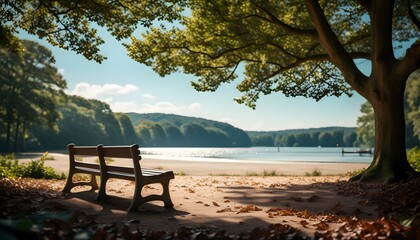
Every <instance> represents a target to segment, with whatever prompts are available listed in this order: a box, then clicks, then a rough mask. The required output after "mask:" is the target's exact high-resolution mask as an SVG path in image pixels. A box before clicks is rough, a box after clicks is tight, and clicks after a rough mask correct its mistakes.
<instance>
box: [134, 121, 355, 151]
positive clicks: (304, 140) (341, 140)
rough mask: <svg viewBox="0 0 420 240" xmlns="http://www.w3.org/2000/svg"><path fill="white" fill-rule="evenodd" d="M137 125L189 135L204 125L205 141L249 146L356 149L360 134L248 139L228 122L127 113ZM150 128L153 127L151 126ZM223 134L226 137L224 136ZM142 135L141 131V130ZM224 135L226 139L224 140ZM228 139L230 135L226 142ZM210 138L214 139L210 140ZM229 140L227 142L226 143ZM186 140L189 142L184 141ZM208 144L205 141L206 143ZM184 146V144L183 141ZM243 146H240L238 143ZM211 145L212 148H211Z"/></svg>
mask: <svg viewBox="0 0 420 240" xmlns="http://www.w3.org/2000/svg"><path fill="white" fill-rule="evenodd" d="M126 115H127V116H128V117H129V118H130V120H131V122H132V123H133V125H134V126H138V125H139V124H141V123H142V122H146V123H147V122H153V123H159V124H163V126H164V127H165V125H168V124H169V125H172V126H175V127H177V128H180V130H181V131H182V132H185V130H186V129H185V128H186V127H187V126H188V128H189V127H191V125H196V126H195V128H197V127H198V126H200V128H201V130H200V131H201V133H200V134H202V136H204V139H208V140H210V139H212V140H215V141H220V140H221V139H224V140H223V142H222V143H223V144H222V146H229V143H230V142H232V145H231V146H235V145H237V146H248V144H249V142H248V141H249V139H250V141H251V143H250V145H252V146H280V147H298V146H299V147H317V146H322V147H336V146H340V147H343V146H344V147H353V146H354V145H355V144H357V143H356V139H357V135H356V128H349V127H323V128H309V129H290V130H281V131H246V136H245V135H244V133H243V131H242V130H240V129H238V128H235V127H233V126H232V125H230V124H227V123H221V122H217V121H211V120H207V119H203V118H196V117H186V116H180V115H174V114H162V113H149V114H138V113H126ZM149 129H150V127H149ZM220 131H222V132H223V134H220ZM137 132H139V131H137ZM212 132H218V133H219V134H218V135H219V140H217V139H218V138H217V137H216V138H215V137H213V138H211V137H210V136H211V135H214V133H213V134H212ZM220 136H223V138H220ZM226 136H229V138H228V139H230V140H228V139H226ZM190 137H193V138H191V141H192V142H197V140H199V139H200V136H194V135H193V136H190ZM209 137H210V138H209ZM226 140H227V141H226ZM183 141H189V140H188V139H184V140H183ZM203 141H204V140H203ZM180 143H182V141H181V142H180ZM238 143H239V144H238ZM203 144H204V143H203ZM206 144H207V146H218V144H220V142H219V143H217V142H207V143H206ZM209 144H210V145H209Z"/></svg>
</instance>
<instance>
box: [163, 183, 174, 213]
mask: <svg viewBox="0 0 420 240" xmlns="http://www.w3.org/2000/svg"><path fill="white" fill-rule="evenodd" d="M170 180H171V179H170V178H168V179H166V180H165V181H164V182H162V187H163V192H162V201H163V202H164V203H165V208H173V207H174V204H173V203H172V200H171V195H170V194H169V181H170Z"/></svg>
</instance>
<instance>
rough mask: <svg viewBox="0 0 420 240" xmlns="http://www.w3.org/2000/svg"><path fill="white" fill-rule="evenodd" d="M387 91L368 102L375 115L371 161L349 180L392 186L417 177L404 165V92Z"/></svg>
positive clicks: (409, 167) (405, 161)
mask: <svg viewBox="0 0 420 240" xmlns="http://www.w3.org/2000/svg"><path fill="white" fill-rule="evenodd" d="M381 87H384V86H381ZM391 88H392V87H389V89H387V90H388V91H387V92H388V93H389V94H381V95H380V97H376V98H374V99H371V100H370V102H371V104H372V106H373V108H374V111H375V151H374V158H373V161H372V163H371V165H370V166H369V167H368V168H367V169H366V170H365V171H363V172H362V173H361V174H359V175H357V176H355V177H353V178H352V179H351V180H358V181H362V182H369V181H374V182H385V183H392V182H398V181H401V180H403V179H407V178H410V177H415V176H419V173H418V172H416V171H415V170H414V169H413V168H412V167H411V166H410V164H409V163H408V161H407V155H406V147H405V119H404V102H403V92H404V91H398V89H395V88H394V89H393V91H392V90H391Z"/></svg>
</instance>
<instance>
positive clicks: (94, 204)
mask: <svg viewBox="0 0 420 240" xmlns="http://www.w3.org/2000/svg"><path fill="white" fill-rule="evenodd" d="M96 195H97V193H96V192H95V191H93V190H88V191H78V192H72V193H67V194H65V195H64V199H69V200H70V199H72V200H75V201H66V202H65V203H64V205H65V206H67V207H70V208H71V209H81V210H83V211H84V212H85V213H88V214H93V215H98V216H108V217H109V218H112V217H116V219H115V220H118V219H119V218H120V217H123V218H124V217H126V216H136V215H139V216H140V215H141V216H142V217H146V216H151V215H156V216H162V215H163V216H167V217H173V216H181V215H187V214H189V213H188V212H184V211H179V210H177V209H175V208H165V207H164V204H163V202H161V201H151V202H146V203H144V204H142V205H140V206H139V207H138V209H137V211H132V212H127V209H128V207H129V206H130V204H131V198H126V197H120V196H116V195H108V198H107V199H105V200H101V201H97V200H95V198H96ZM62 204H63V203H62Z"/></svg>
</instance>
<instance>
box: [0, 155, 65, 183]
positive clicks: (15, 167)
mask: <svg viewBox="0 0 420 240" xmlns="http://www.w3.org/2000/svg"><path fill="white" fill-rule="evenodd" d="M47 158H48V153H44V155H42V157H41V158H40V159H38V160H32V161H31V162H29V163H24V164H18V161H17V160H16V159H15V157H14V155H6V156H1V158H0V177H1V178H5V177H28V178H44V179H65V178H66V176H65V175H64V174H57V173H56V172H55V171H54V169H53V168H52V167H48V166H44V162H45V159H47Z"/></svg>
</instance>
